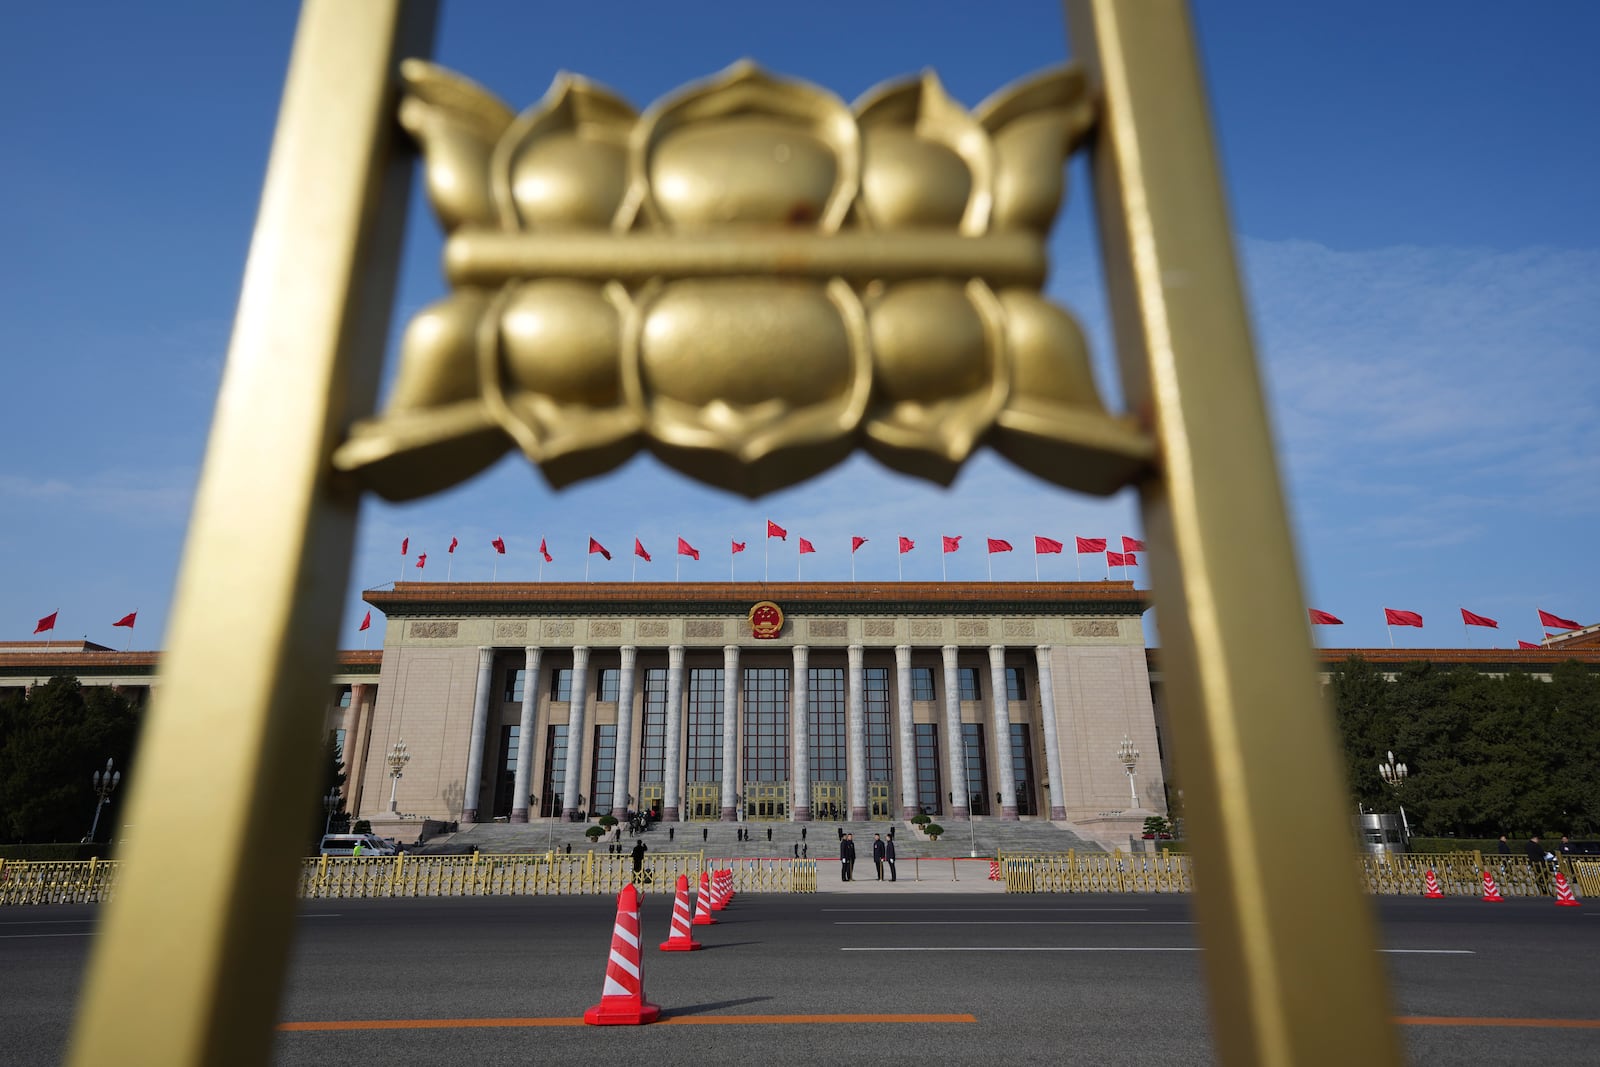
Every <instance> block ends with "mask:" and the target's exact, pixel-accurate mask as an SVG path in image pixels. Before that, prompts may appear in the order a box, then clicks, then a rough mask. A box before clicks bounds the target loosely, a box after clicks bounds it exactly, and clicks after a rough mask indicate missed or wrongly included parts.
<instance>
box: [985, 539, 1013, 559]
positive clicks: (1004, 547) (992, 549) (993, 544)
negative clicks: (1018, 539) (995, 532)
mask: <svg viewBox="0 0 1600 1067" xmlns="http://www.w3.org/2000/svg"><path fill="white" fill-rule="evenodd" d="M1010 551H1011V542H1010V541H1002V540H1000V538H998V537H991V538H989V554H990V555H991V556H992V555H994V554H995V553H996V552H1010Z"/></svg>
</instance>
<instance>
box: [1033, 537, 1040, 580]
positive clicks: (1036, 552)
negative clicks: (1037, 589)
mask: <svg viewBox="0 0 1600 1067" xmlns="http://www.w3.org/2000/svg"><path fill="white" fill-rule="evenodd" d="M1033 580H1034V582H1035V583H1037V582H1038V581H1039V542H1038V541H1035V542H1034V543H1033Z"/></svg>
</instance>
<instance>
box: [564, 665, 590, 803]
mask: <svg viewBox="0 0 1600 1067" xmlns="http://www.w3.org/2000/svg"><path fill="white" fill-rule="evenodd" d="M569 695H570V697H571V699H570V700H569V701H568V702H567V770H566V773H565V774H564V775H562V784H561V817H562V818H563V819H566V820H567V821H568V822H576V821H577V819H578V790H579V789H580V788H582V786H583V731H584V728H585V722H586V717H587V713H588V711H589V648H588V646H587V645H574V646H572V692H571V694H569Z"/></svg>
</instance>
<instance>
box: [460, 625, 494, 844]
mask: <svg viewBox="0 0 1600 1067" xmlns="http://www.w3.org/2000/svg"><path fill="white" fill-rule="evenodd" d="M493 685H494V649H492V648H488V647H480V648H479V649H478V688H477V689H476V690H475V691H474V692H473V695H472V735H471V736H470V737H469V738H468V739H467V776H466V785H465V788H464V789H463V791H462V794H461V821H462V822H464V823H473V822H477V821H478V794H479V793H481V792H483V735H484V734H485V733H486V732H487V731H488V729H489V690H490V689H491V688H492V687H493Z"/></svg>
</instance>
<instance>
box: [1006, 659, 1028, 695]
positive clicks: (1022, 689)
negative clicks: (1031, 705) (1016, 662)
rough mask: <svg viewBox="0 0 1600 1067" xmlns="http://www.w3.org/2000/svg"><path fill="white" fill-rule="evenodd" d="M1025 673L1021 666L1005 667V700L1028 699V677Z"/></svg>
mask: <svg viewBox="0 0 1600 1067" xmlns="http://www.w3.org/2000/svg"><path fill="white" fill-rule="evenodd" d="M1026 673H1027V672H1026V671H1024V670H1023V669H1022V668H1021V667H1007V668H1006V699H1007V700H1027V699H1028V679H1027V677H1026Z"/></svg>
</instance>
